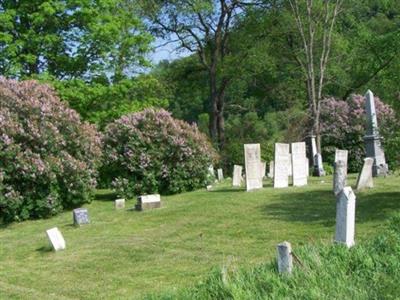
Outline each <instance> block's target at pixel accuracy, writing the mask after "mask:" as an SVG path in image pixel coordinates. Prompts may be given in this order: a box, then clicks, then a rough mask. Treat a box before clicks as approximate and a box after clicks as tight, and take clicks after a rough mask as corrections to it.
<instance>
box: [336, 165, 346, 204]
mask: <svg viewBox="0 0 400 300" xmlns="http://www.w3.org/2000/svg"><path fill="white" fill-rule="evenodd" d="M346 177H347V165H346V164H345V163H344V161H342V160H338V161H337V162H335V164H334V173H333V193H334V194H335V196H337V195H339V193H340V192H341V191H342V190H343V188H344V187H345V186H346Z"/></svg>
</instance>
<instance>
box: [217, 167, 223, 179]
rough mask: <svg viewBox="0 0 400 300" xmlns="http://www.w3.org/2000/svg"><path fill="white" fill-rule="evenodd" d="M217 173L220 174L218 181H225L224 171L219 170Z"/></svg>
mask: <svg viewBox="0 0 400 300" xmlns="http://www.w3.org/2000/svg"><path fill="white" fill-rule="evenodd" d="M217 173H218V180H219V181H221V180H224V173H223V171H222V169H218V170H217Z"/></svg>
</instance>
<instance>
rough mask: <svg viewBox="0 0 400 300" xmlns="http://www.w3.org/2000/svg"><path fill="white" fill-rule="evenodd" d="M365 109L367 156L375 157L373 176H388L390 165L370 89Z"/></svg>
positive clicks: (366, 95)
mask: <svg viewBox="0 0 400 300" xmlns="http://www.w3.org/2000/svg"><path fill="white" fill-rule="evenodd" d="M365 111H366V114H367V134H366V135H365V136H364V142H365V150H366V156H367V157H372V158H373V159H374V165H373V167H372V176H374V177H376V176H386V175H387V173H388V165H387V164H386V160H385V153H384V152H383V148H382V145H381V138H380V135H379V129H378V119H377V117H376V110H375V98H374V94H373V93H372V92H371V91H370V90H368V91H367V93H366V94H365Z"/></svg>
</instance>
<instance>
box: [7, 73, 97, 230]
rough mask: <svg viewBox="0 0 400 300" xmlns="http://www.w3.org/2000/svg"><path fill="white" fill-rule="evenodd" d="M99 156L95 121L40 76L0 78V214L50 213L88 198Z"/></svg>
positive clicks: (9, 216) (14, 217)
mask: <svg viewBox="0 0 400 300" xmlns="http://www.w3.org/2000/svg"><path fill="white" fill-rule="evenodd" d="M100 159H101V137H100V135H99V133H98V132H97V131H96V129H95V127H94V126H91V125H89V124H87V123H83V122H81V120H80V117H79V115H78V114H77V113H76V112H75V111H74V110H72V109H70V108H68V107H67V106H66V105H65V103H63V102H61V101H60V100H59V99H58V97H57V96H56V95H55V93H54V92H53V90H52V89H51V88H50V87H49V86H47V85H42V84H39V83H37V82H36V81H22V82H17V81H15V80H7V79H5V78H1V77H0V218H2V219H3V221H5V222H11V221H14V220H16V221H18V220H25V219H28V218H39V217H47V216H50V215H53V214H56V213H57V212H59V211H61V210H62V209H63V208H65V207H76V206H79V205H80V204H82V203H84V202H88V201H90V196H91V192H92V190H93V189H94V187H95V185H96V179H95V178H96V176H97V171H96V169H97V167H98V166H99V162H100Z"/></svg>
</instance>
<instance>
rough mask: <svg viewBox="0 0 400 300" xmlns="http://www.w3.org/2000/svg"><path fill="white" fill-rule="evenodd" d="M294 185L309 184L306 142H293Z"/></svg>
mask: <svg viewBox="0 0 400 300" xmlns="http://www.w3.org/2000/svg"><path fill="white" fill-rule="evenodd" d="M291 146H292V155H291V157H292V169H293V185H294V186H303V185H307V164H308V162H307V157H306V143H304V142H300V143H292V145H291Z"/></svg>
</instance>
